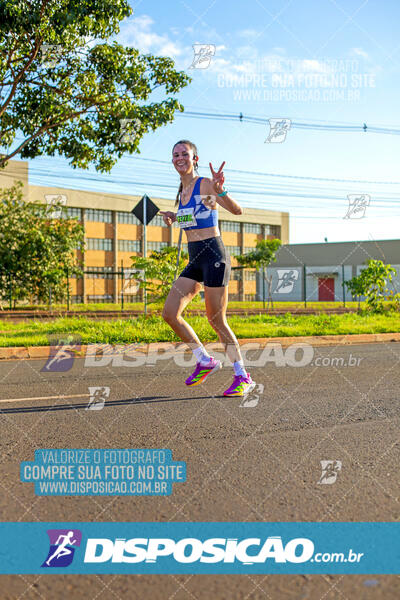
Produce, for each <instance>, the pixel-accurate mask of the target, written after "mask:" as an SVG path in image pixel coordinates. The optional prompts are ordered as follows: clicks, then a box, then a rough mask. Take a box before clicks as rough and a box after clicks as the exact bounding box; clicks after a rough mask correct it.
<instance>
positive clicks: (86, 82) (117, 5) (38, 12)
mask: <svg viewBox="0 0 400 600" xmlns="http://www.w3.org/2000/svg"><path fill="white" fill-rule="evenodd" d="M131 14H132V9H131V8H130V6H129V4H128V1H127V0H18V2H13V1H12V0H0V125H1V126H0V146H2V147H3V148H5V147H9V146H11V144H13V142H14V141H15V138H16V134H17V132H19V134H20V135H21V134H22V137H23V139H22V140H21V141H20V142H18V143H17V145H16V148H15V150H14V151H12V152H6V153H5V154H4V155H2V156H0V167H4V166H5V165H6V164H7V161H8V160H9V159H11V158H12V157H13V156H16V155H18V156H20V157H21V158H23V159H32V158H35V157H37V156H41V155H47V156H54V155H55V154H56V153H58V154H59V155H63V156H65V157H66V158H68V159H70V164H71V165H72V166H73V167H74V168H76V167H79V168H85V169H87V168H89V166H90V164H94V165H95V168H96V170H98V171H102V172H109V171H110V170H111V168H112V166H113V165H114V164H115V163H116V162H117V160H118V158H120V157H121V156H122V155H123V154H124V153H125V152H129V153H133V152H139V150H138V148H139V142H140V140H141V138H142V137H143V135H144V134H145V133H146V132H147V131H149V130H152V131H155V130H156V129H158V127H160V126H162V125H166V124H167V123H170V122H172V121H173V117H174V113H175V111H176V110H180V111H182V110H183V107H182V106H181V105H180V104H179V102H178V101H177V100H176V99H174V98H171V97H167V98H166V99H164V100H162V99H161V100H159V98H160V96H161V95H160V93H159V92H160V89H163V92H165V93H166V94H176V93H177V92H178V91H179V90H181V88H183V87H184V86H186V85H187V84H188V82H189V81H190V78H189V77H188V76H187V75H186V74H185V73H183V72H177V71H175V70H174V62H173V61H172V60H171V59H170V58H167V57H156V56H153V55H150V54H149V55H145V56H144V55H140V54H139V51H138V50H137V49H135V48H129V47H124V46H122V45H121V44H119V43H117V42H116V41H115V40H114V41H113V42H112V43H107V40H108V38H110V36H112V35H114V34H117V33H118V32H119V23H120V21H121V20H123V19H124V18H125V17H128V16H129V15H131ZM155 90H157V100H158V101H157V102H153V101H152V102H150V96H151V94H152V92H153V91H155ZM147 101H148V103H147V104H146V102H147Z"/></svg>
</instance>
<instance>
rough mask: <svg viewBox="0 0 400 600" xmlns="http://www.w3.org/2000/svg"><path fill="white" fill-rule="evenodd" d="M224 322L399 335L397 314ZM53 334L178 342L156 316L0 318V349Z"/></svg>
mask: <svg viewBox="0 0 400 600" xmlns="http://www.w3.org/2000/svg"><path fill="white" fill-rule="evenodd" d="M187 321H188V322H189V323H190V324H191V325H192V327H193V328H194V329H195V331H196V332H197V334H198V335H199V337H200V339H201V340H202V341H203V342H209V341H217V339H218V338H217V335H216V333H215V332H214V330H213V329H212V328H211V326H210V325H209V323H208V321H207V319H206V318H205V317H200V316H199V317H188V318H187ZM228 322H229V324H230V326H231V327H232V329H233V331H234V332H235V333H236V335H237V337H238V338H252V337H288V336H302V335H339V334H350V333H394V332H400V313H398V312H388V313H385V314H382V315H369V314H358V313H349V314H342V315H326V314H322V315H292V314H290V313H286V314H285V315H282V316H268V315H254V316H249V317H242V316H232V317H229V318H228ZM52 334H79V335H80V336H81V339H82V343H83V344H87V343H108V344H125V343H133V342H143V343H148V342H162V341H180V340H179V339H178V337H177V336H176V335H175V333H174V332H173V331H172V329H171V328H170V327H169V326H168V325H167V324H166V323H165V322H164V321H163V319H162V318H161V317H159V316H148V317H147V318H146V317H144V316H140V317H137V318H132V319H110V320H93V319H86V318H79V317H72V318H60V319H55V320H54V321H41V320H40V319H37V320H34V321H27V322H21V323H12V322H10V321H8V320H3V321H1V320H0V347H7V346H45V345H48V343H49V341H48V337H47V336H48V335H52Z"/></svg>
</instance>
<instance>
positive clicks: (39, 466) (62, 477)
mask: <svg viewBox="0 0 400 600" xmlns="http://www.w3.org/2000/svg"><path fill="white" fill-rule="evenodd" d="M20 477H21V481H25V482H31V483H34V484H35V494H36V495H37V496H168V495H170V494H171V493H172V484H173V483H176V482H182V483H183V482H185V481H186V463H185V462H184V461H174V460H173V459H172V452H171V450H167V449H145V448H121V449H114V448H111V449H110V448H104V449H85V448H76V449H59V448H57V449H54V448H53V449H47V450H45V449H39V450H36V451H35V460H34V461H24V462H22V463H21V467H20Z"/></svg>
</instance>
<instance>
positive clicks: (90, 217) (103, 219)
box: [86, 208, 112, 223]
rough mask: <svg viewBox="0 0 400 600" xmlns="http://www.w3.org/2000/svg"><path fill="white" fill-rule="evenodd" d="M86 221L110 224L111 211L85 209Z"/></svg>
mask: <svg viewBox="0 0 400 600" xmlns="http://www.w3.org/2000/svg"><path fill="white" fill-rule="evenodd" d="M86 221H97V222H99V223H112V211H111V210H98V209H97V208H87V209H86Z"/></svg>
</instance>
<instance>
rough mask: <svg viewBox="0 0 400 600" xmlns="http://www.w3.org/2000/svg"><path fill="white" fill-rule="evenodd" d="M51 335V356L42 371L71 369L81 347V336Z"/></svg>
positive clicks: (62, 371) (59, 371) (60, 371)
mask: <svg viewBox="0 0 400 600" xmlns="http://www.w3.org/2000/svg"><path fill="white" fill-rule="evenodd" d="M49 337H50V339H49V342H50V352H49V358H48V359H47V362H46V364H45V365H44V367H43V368H42V369H41V372H42V373H43V372H44V373H48V372H58V373H65V372H66V371H69V370H70V369H72V366H73V364H74V359H75V352H76V351H77V350H80V349H81V338H80V337H79V336H77V335H68V336H67V337H66V338H61V337H60V336H55V337H54V336H49Z"/></svg>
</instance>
